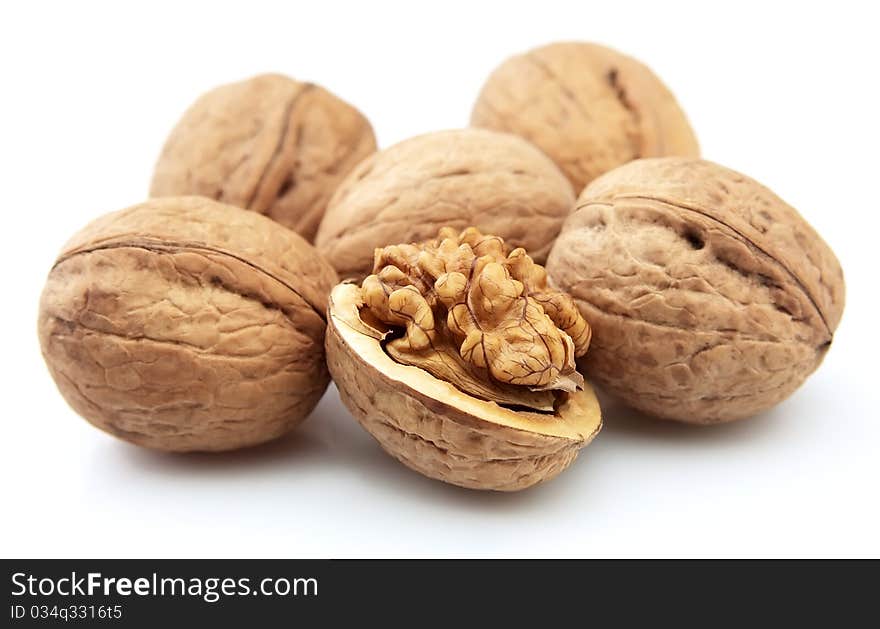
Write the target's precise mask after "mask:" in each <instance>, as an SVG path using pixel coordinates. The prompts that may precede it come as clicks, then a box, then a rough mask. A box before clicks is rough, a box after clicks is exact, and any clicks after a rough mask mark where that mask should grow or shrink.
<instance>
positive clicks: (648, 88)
mask: <svg viewBox="0 0 880 629" xmlns="http://www.w3.org/2000/svg"><path fill="white" fill-rule="evenodd" d="M471 124H473V125H474V126H477V127H485V128H488V129H495V130H497V131H507V132H510V133H516V134H518V135H521V136H522V137H524V138H526V139H527V140H529V141H531V142H533V143H534V144H536V145H537V146H538V147H539V148H540V149H542V150H543V151H544V152H545V153H547V155H549V156H550V157H551V158H553V160H554V161H555V162H556V163H557V164H558V165H559V167H560V168H561V169H562V170H563V171H564V172H565V174H566V176H567V177H568V178H569V180H570V181H571V183H572V185H574V187H575V191H576V192H580V191H581V190H582V189H583V187H584V186H585V185H586V184H588V183H589V182H590V181H592V180H593V179H595V178H596V177H598V176H599V175H601V174H602V173H604V172H606V171H609V170H611V169H612V168H615V167H616V166H620V165H621V164H625V163H626V162H629V161H631V160H634V159H637V158H640V157H662V156H667V155H680V156H685V157H697V156H698V155H699V147H698V145H697V140H696V137H695V136H694V133H693V131H692V130H691V127H690V124H689V123H688V120H687V118H686V117H685V114H684V112H683V111H682V110H681V107H679V105H678V103H677V102H676V100H675V97H674V96H673V95H672V93H671V92H670V91H669V90H668V89H667V88H666V86H665V85H664V84H663V83H662V82H661V81H660V79H658V78H657V76H655V75H654V73H653V72H651V70H650V69H648V68H647V67H646V66H645V65H643V64H642V63H640V62H638V61H636V60H635V59H633V58H631V57H628V56H626V55H622V54H620V53H619V52H617V51H615V50H611V49H609V48H605V47H604V46H598V45H596V44H587V43H576V42H565V43H556V44H550V45H547V46H543V47H541V48H536V49H534V50H531V51H529V52H527V53H525V54H522V55H518V56H515V57H512V58H510V59H508V60H507V61H505V62H504V63H503V64H502V65H501V66H499V67H498V68H497V69H496V70H495V71H494V72H493V73H492V75H491V76H490V77H489V79H488V80H487V81H486V84H485V85H484V86H483V89H482V91H481V92H480V95H479V97H478V99H477V102H476V104H475V105H474V110H473V113H472V115H471Z"/></svg>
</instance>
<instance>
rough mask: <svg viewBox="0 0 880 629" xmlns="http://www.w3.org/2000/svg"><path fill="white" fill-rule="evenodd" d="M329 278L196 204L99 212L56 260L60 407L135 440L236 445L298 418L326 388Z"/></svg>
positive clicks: (49, 339)
mask: <svg viewBox="0 0 880 629" xmlns="http://www.w3.org/2000/svg"><path fill="white" fill-rule="evenodd" d="M335 281H336V275H335V273H334V272H333V269H332V268H330V266H329V264H327V263H326V262H325V261H324V260H323V259H322V258H321V257H320V256H319V255H318V253H317V252H316V251H315V250H314V248H313V247H312V246H311V245H309V244H308V243H307V242H306V241H305V240H303V239H302V238H301V237H299V236H298V235H296V234H295V233H294V232H292V231H289V230H287V229H284V228H283V227H280V226H279V225H277V224H276V223H273V222H272V221H271V220H269V219H267V218H265V217H263V216H260V215H258V214H255V213H253V212H248V211H245V210H241V209H238V208H235V207H232V206H228V205H223V204H220V203H216V202H214V201H211V200H209V199H205V198H201V197H177V198H163V199H155V200H153V201H149V202H147V203H143V204H141V205H136V206H134V207H130V208H128V209H125V210H121V211H119V212H114V213H111V214H107V215H105V216H103V217H101V218H99V219H97V220H96V221H94V222H92V223H90V224H89V225H88V226H86V227H85V228H84V229H83V230H81V231H80V232H79V233H77V234H76V235H75V236H74V237H73V238H72V239H71V240H70V241H69V242H68V243H67V244H66V245H65V246H64V248H63V250H62V252H61V253H60V254H59V256H58V259H57V260H56V262H55V264H54V266H53V268H52V270H51V272H50V273H49V277H48V279H47V281H46V286H45V288H44V289H43V294H42V298H41V300H40V312H39V338H40V345H41V347H42V351H43V356H44V358H45V360H46V364H47V365H48V367H49V371H50V372H51V374H52V377H53V378H54V379H55V382H56V384H57V385H58V388H59V389H60V391H61V393H62V394H63V395H64V397H65V399H66V400H67V401H68V403H69V404H70V405H71V406H72V407H73V409H74V410H75V411H76V412H78V413H79V414H80V415H82V416H83V417H85V418H86V419H87V420H88V421H90V422H91V423H92V424H94V425H95V426H97V427H98V428H101V429H102V430H105V431H107V432H109V433H111V434H113V435H116V436H117V437H120V438H122V439H125V440H127V441H130V442H132V443H136V444H138V445H142V446H146V447H149V448H156V449H159V450H171V451H190V450H201V451H213V450H231V449H235V448H241V447H245V446H251V445H255V444H258V443H262V442H264V441H268V440H270V439H273V438H275V437H278V436H280V435H282V434H284V433H285V432H287V431H288V430H290V429H291V428H292V427H294V426H295V425H297V424H298V423H299V422H301V421H302V420H303V419H304V418H305V417H306V416H307V415H308V414H309V413H310V412H311V410H312V408H314V406H315V404H317V402H318V400H319V398H320V397H321V395H322V394H323V392H324V390H325V389H326V387H327V384H328V382H329V375H328V373H327V369H326V366H325V363H324V351H323V343H324V330H325V327H326V325H325V319H324V317H325V312H326V306H327V295H328V293H329V291H330V288H331V287H332V285H333V284H334V283H335Z"/></svg>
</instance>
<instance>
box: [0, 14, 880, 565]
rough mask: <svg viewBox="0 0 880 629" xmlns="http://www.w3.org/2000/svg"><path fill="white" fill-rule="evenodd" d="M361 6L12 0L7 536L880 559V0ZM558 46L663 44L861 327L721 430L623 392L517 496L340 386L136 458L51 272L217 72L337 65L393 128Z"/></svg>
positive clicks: (0, 17)
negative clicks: (210, 443) (235, 444)
mask: <svg viewBox="0 0 880 629" xmlns="http://www.w3.org/2000/svg"><path fill="white" fill-rule="evenodd" d="M193 4H195V3H193ZM296 4H300V3H296ZM351 5H352V7H350V8H349V9H347V8H346V7H345V6H332V5H331V3H328V2H313V3H307V4H306V3H302V5H301V6H299V7H294V3H283V2H276V3H274V4H270V5H265V6H264V5H260V6H257V4H256V3H253V2H248V3H240V6H237V7H232V6H226V5H220V4H218V3H202V4H201V8H199V7H196V6H189V5H185V4H184V3H180V2H174V3H170V4H169V5H167V6H166V5H160V4H159V3H146V4H144V5H142V6H140V5H139V8H137V9H135V8H134V5H132V4H130V3H112V4H111V3H108V4H107V5H104V6H100V7H99V6H96V5H92V4H89V3H81V2H76V3H60V2H59V3H58V4H56V5H45V6H41V5H39V4H38V3H18V4H17V8H13V9H11V8H10V6H12V3H4V4H3V8H2V9H0V64H2V77H3V83H2V91H3V97H2V99H0V111H2V115H0V160H2V162H0V180H2V190H3V193H4V195H3V199H2V205H3V217H4V224H3V245H2V247H0V255H2V264H3V266H2V273H3V278H4V294H3V307H2V310H0V316H2V328H0V330H2V333H3V337H4V345H3V352H2V356H0V370H2V404H3V406H2V426H3V427H2V437H0V448H2V450H0V465H2V468H0V469H2V474H0V476H2V487H3V493H2V500H3V512H4V513H3V516H2V518H0V522H2V523H0V527H2V537H0V555H3V556H8V555H14V556H28V555H37V556H44V555H45V556H52V555H62V556H93V555H95V556H102V557H105V556H106V557H115V556H132V555H133V556H146V557H153V556H206V557H210V556H268V557H287V556H319V557H320V556H411V555H412V556H520V555H526V556H540V555H554V556H555V555H560V556H621V555H622V556H678V555H683V556H705V555H722V556H752V555H758V556H763V555H771V556H776V555H781V556H799V555H809V556H815V555H817V556H833V555H844V556H875V557H876V556H880V541H878V531H880V517H878V515H880V506H878V489H877V482H878V480H880V456H878V444H880V418H878V410H877V409H878V408H880V405H878V401H880V400H878V389H880V386H878V383H877V369H876V361H877V354H878V350H880V347H878V342H877V337H878V334H880V325H878V322H877V311H876V307H877V305H878V304H877V298H876V293H877V291H878V289H880V288H878V283H877V275H876V272H877V271H876V269H877V263H876V261H877V255H878V248H880V240H878V236H877V228H878V218H877V217H878V213H880V212H878V210H880V207H878V198H877V180H878V170H877V169H878V166H880V160H878V156H877V153H876V151H877V147H878V145H880V133H878V115H877V112H878V111H880V99H878V88H877V84H878V81H877V68H876V63H877V60H878V59H880V48H878V43H877V42H878V38H877V36H876V33H875V32H874V30H873V27H874V26H875V25H876V19H874V16H872V15H870V14H869V11H870V3H857V2H853V3H847V2H839V1H838V2H834V3H829V4H827V5H825V6H817V5H818V3H816V5H814V4H812V3H810V4H808V3H797V4H792V3H768V2H760V3H754V4H753V3H746V2H736V3H732V4H731V3H728V4H724V5H715V4H714V3H693V4H692V5H686V6H677V5H674V3H668V2H664V3H649V2H645V3H643V4H639V5H628V4H626V3H623V2H603V3H587V2H570V3H566V4H561V3H556V2H549V1H547V0H541V1H539V2H529V3H521V4H519V3H516V4H511V3H499V4H494V3H491V4H490V3H482V2H473V1H471V2H465V3H450V2H445V3H431V4H422V3H406V4H401V5H400V6H391V5H387V4H383V5H376V4H375V3H358V4H357V6H356V7H355V6H354V5H355V3H351ZM788 7H791V10H789V9H788ZM556 39H584V40H594V41H600V42H604V43H607V44H610V45H612V46H615V47H617V48H619V49H621V50H622V51H626V52H629V53H631V54H633V55H635V56H637V57H639V58H641V59H643V60H645V61H646V62H648V63H649V64H650V65H651V66H652V67H653V68H654V69H655V70H656V71H657V72H658V74H660V75H661V76H662V77H663V78H664V80H665V81H666V82H667V83H668V84H669V85H670V87H671V88H672V89H673V91H674V92H675V93H676V94H677V95H678V97H679V99H680V101H681V103H682V104H683V105H684V107H685V109H686V110H687V112H688V113H689V115H690V117H691V120H692V122H693V124H694V126H695V127H696V129H697V131H698V134H699V137H700V139H701V142H702V146H703V148H704V153H705V155H706V156H707V157H708V158H710V159H713V160H715V161H718V162H721V163H724V164H726V165H728V166H731V167H733V168H736V169H739V170H742V171H744V172H746V173H748V174H750V175H752V176H754V177H755V178H757V179H759V180H761V181H763V182H764V183H766V184H767V185H769V186H770V187H772V188H774V189H775V190H776V191H777V192H778V193H779V194H780V195H781V196H783V197H784V198H785V199H787V200H788V201H789V202H791V203H792V204H793V205H794V206H795V207H798V208H800V209H801V211H802V212H803V214H804V215H805V216H806V217H807V218H808V219H809V220H810V221H811V222H812V223H813V224H814V225H815V226H816V227H817V228H818V229H819V231H820V232H821V233H823V234H824V235H825V237H826V239H827V240H828V242H829V243H830V244H831V245H832V246H833V247H834V249H835V250H836V251H837V253H838V254H839V256H840V258H841V261H842V263H843V267H844V271H845V273H846V279H847V289H848V295H847V301H848V303H847V307H846V313H845V315H844V318H843V323H842V325H841V327H840V330H839V334H838V335H837V337H836V338H835V341H834V347H833V348H832V349H831V351H830V353H829V355H828V357H827V360H826V361H825V364H824V365H823V366H822V367H821V369H820V370H819V371H818V372H817V373H816V374H815V375H814V376H813V377H812V378H811V379H810V380H809V381H808V382H807V384H806V385H805V386H804V387H803V388H802V389H801V390H800V391H799V392H798V393H797V394H796V395H794V397H792V398H791V399H790V400H788V401H787V402H785V403H783V404H782V405H780V406H779V407H778V408H776V409H774V410H773V411H772V412H770V413H767V414H766V415H765V416H763V417H758V418H755V419H753V420H751V421H746V422H742V423H740V424H738V425H729V426H724V427H718V428H709V429H696V428H689V427H684V426H677V425H671V424H663V423H657V422H652V421H650V420H646V419H644V418H641V417H637V416H635V415H633V414H631V413H628V412H626V411H622V410H620V409H618V408H615V407H613V406H608V407H607V408H606V418H607V419H606V422H607V425H606V428H605V430H604V431H603V432H602V434H601V435H600V436H599V437H598V438H597V440H596V441H595V442H594V443H593V444H592V445H591V446H590V447H588V448H587V449H586V450H585V451H584V452H583V453H582V455H581V457H580V458H579V460H578V461H577V462H576V463H575V465H574V466H573V467H572V468H571V469H570V470H569V471H568V472H566V473H565V474H563V475H562V476H560V477H559V478H558V479H557V480H555V481H552V482H551V483H549V484H546V485H544V486H541V487H538V488H535V489H533V490H531V491H526V492H524V493H521V494H518V495H492V494H485V493H476V492H470V491H465V490H461V489H457V488H453V487H447V486H445V485H443V484H441V483H437V482H433V481H430V480H427V479H424V478H422V477H420V476H418V475H416V474H415V473H412V472H410V471H408V470H406V469H405V468H403V467H402V466H400V465H399V464H397V463H396V462H395V461H393V460H392V459H390V458H389V457H387V456H386V455H385V454H383V453H382V452H381V451H380V450H379V448H378V446H376V445H375V444H374V443H373V442H372V440H371V438H370V437H369V436H368V435H366V433H364V432H363V431H362V430H361V429H360V427H359V426H358V425H357V424H356V423H355V422H354V420H353V419H351V417H350V416H349V415H348V413H347V412H346V411H345V410H344V409H343V407H342V406H341V404H340V402H339V399H338V397H337V394H336V391H335V390H334V389H332V388H331V389H330V390H329V391H328V393H327V395H326V397H325V398H324V400H323V401H322V403H321V404H320V406H319V407H318V409H317V411H316V412H315V414H314V416H313V417H312V418H311V419H310V420H309V421H308V422H307V423H306V424H305V425H304V426H303V428H302V430H300V431H299V432H298V433H296V434H295V435H292V436H291V437H290V438H289V439H286V440H284V441H282V442H280V443H276V444H273V445H269V446H266V447H263V448H259V449H256V450H253V451H248V452H242V453H238V454H230V455H225V456H188V457H176V456H168V455H161V454H155V453H151V452H146V451H141V450H139V449H137V448H135V447H132V446H129V445H126V444H124V443H121V442H118V441H115V440H114V439H112V438H111V437H109V436H106V435H104V434H103V433H101V432H99V431H97V430H95V429H93V428H92V427H90V426H89V425H88V424H87V423H86V422H85V421H83V420H81V419H79V418H78V417H77V416H76V415H74V413H73V412H72V411H70V410H69V409H68V407H67V406H66V404H65V403H64V401H63V400H62V398H61V396H60V395H59V394H58V393H57V391H56V389H55V387H54V385H53V383H52V381H51V379H50V377H49V375H48V373H47V371H46V369H45V367H44V365H43V363H42V359H41V358H40V354H39V349H38V345H37V339H36V334H35V320H36V307H37V299H38V295H39V292H40V290H41V288H42V283H43V280H44V278H45V274H46V273H47V271H48V269H49V266H50V264H51V262H52V260H53V257H54V255H55V253H56V251H57V250H58V248H59V247H60V246H61V244H62V243H63V242H64V240H65V239H66V238H67V237H68V236H69V235H70V234H71V233H72V232H73V231H74V230H75V229H77V228H79V227H80V226H81V225H82V224H84V223H85V222H86V221H87V220H89V219H91V218H93V217H95V216H96V215H98V214H101V213H103V212H106V211H110V210H115V209H117V208H120V207H123V206H127V205H130V204H133V203H136V202H138V201H140V200H142V198H143V197H144V196H145V194H146V188H147V184H148V181H149V177H150V173H151V169H152V166H153V162H154V160H155V158H156V156H157V154H158V151H159V148H160V146H161V144H162V142H163V139H164V136H165V135H166V133H167V132H168V131H169V129H170V128H171V126H172V124H173V123H174V122H175V120H176V119H177V117H178V116H179V115H180V114H181V112H182V111H183V109H184V107H186V106H187V105H188V104H189V103H190V102H191V101H192V100H193V99H194V98H195V97H196V96H197V95H198V94H199V93H200V92H202V91H203V90H205V89H207V88H209V87H212V86H214V85H215V84H219V83H223V82H227V81H231V80H236V79H239V78H243V77H245V76H248V75H250V74H253V73H257V72H262V71H268V70H275V71H281V72H285V73H287V74H290V75H292V76H296V77H299V78H303V79H309V80H315V81H318V82H320V83H322V84H324V85H326V86H327V87H329V88H330V89H331V90H333V91H335V92H337V93H338V94H340V95H341V96H343V97H344V98H346V99H348V100H350V101H351V102H353V103H355V104H356V105H357V106H358V107H359V108H361V109H362V111H364V112H365V113H366V114H367V115H368V116H369V117H370V119H371V120H372V122H373V123H374V126H375V127H376V130H377V132H378V135H379V139H380V142H381V144H382V145H383V146H387V145H388V144H390V143H392V142H395V141H397V140H400V139H403V138H405V137H407V136H410V135H413V134H416V133H420V132H423V131H428V130H432V129H439V128H446V127H455V126H462V125H464V124H466V123H467V120H468V116H469V112H470V107H471V104H472V102H473V99H474V97H475V96H476V93H477V91H478V89H479V87H480V84H481V83H482V81H483V79H484V78H485V76H486V75H487V74H488V72H489V71H490V70H491V69H492V68H493V67H494V66H495V65H496V64H497V63H499V62H500V61H501V60H502V59H503V58H505V57H506V56H507V55H509V54H512V53H516V52H519V51H521V50H524V49H527V48H529V47H532V46H534V45H538V44H541V43H545V42H548V41H552V40H556Z"/></svg>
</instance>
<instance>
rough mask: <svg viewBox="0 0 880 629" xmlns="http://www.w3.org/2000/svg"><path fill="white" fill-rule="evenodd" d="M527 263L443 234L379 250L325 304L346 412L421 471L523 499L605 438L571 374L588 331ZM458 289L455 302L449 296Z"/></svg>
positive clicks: (472, 235) (500, 249) (588, 396)
mask: <svg viewBox="0 0 880 629" xmlns="http://www.w3.org/2000/svg"><path fill="white" fill-rule="evenodd" d="M417 249H420V250H421V251H420V252H419V251H417ZM523 256H524V253H523V251H522V249H517V250H513V251H510V250H509V249H506V248H504V245H503V243H502V242H501V241H500V240H499V239H498V238H496V237H491V236H482V235H481V234H479V232H477V231H476V230H473V229H469V230H465V231H464V232H463V233H462V234H461V235H456V234H455V232H453V231H452V230H445V231H444V232H443V233H441V236H440V238H439V239H437V240H435V241H429V242H427V243H423V244H422V246H421V247H416V246H406V247H405V249H404V250H401V248H400V247H387V248H386V249H385V251H382V250H379V251H377V254H376V266H375V269H374V270H375V271H376V272H377V274H374V275H371V276H369V277H368V278H367V279H366V280H365V281H364V283H363V286H358V285H356V284H351V283H343V284H339V285H338V286H336V288H334V289H333V292H332V293H331V297H330V310H329V317H328V328H327V341H326V342H327V362H328V366H329V368H330V373H331V375H332V376H333V379H334V381H335V382H336V386H337V388H338V389H339V393H340V396H341V398H342V401H343V402H344V403H345V405H346V406H347V407H348V408H349V410H350V411H351V412H352V413H353V414H354V416H355V417H356V418H357V419H358V421H359V422H360V423H361V425H362V426H363V427H364V428H365V429H366V430H367V431H368V432H370V433H371V434H372V435H373V436H374V437H375V438H376V439H377V440H378V441H379V443H380V444H381V446H382V447H383V448H384V449H385V450H386V451H387V452H388V453H390V454H391V455H392V456H394V457H395V458H397V459H398V460H400V461H401V462H402V463H404V464H405V465H406V466H408V467H410V468H412V469H414V470H416V471H417V472H420V473H422V474H424V475H426V476H429V477H431V478H435V479H439V480H442V481H445V482H448V483H452V484H455V485H460V486H463V487H469V488H472V489H494V490H501V491H514V490H518V489H524V488H526V487H529V486H531V485H534V484H536V483H538V482H541V481H543V480H547V479H549V478H552V477H554V476H556V475H557V474H559V473H560V472H561V471H562V470H564V469H565V468H566V467H568V465H569V464H570V463H571V462H572V461H573V460H574V458H575V456H576V455H577V453H578V450H579V449H580V448H581V447H583V446H585V445H586V444H587V443H589V442H590V441H591V440H592V439H593V437H594V436H595V435H596V434H597V433H598V431H599V429H600V428H601V415H600V412H599V406H598V403H597V401H596V397H595V395H594V394H593V391H592V389H590V387H589V385H588V384H586V383H584V381H583V378H582V377H581V376H580V375H579V374H577V372H575V371H574V356H575V355H582V354H583V353H584V352H585V351H586V349H587V345H588V343H589V326H588V325H587V324H586V322H585V321H584V320H583V319H582V318H581V317H580V315H579V314H578V313H577V311H576V309H575V307H574V304H573V303H572V302H571V300H570V299H569V298H568V297H567V296H566V295H564V294H562V293H559V292H557V291H554V290H553V289H550V288H549V287H547V285H546V278H545V276H544V275H543V269H540V267H537V265H534V264H533V263H532V261H531V260H530V259H528V258H527V257H525V258H523ZM466 258H469V259H470V262H467V259H466ZM470 269H472V271H471V270H470ZM460 276H464V277H463V278H462V277H460ZM456 278H458V279H459V280H460V279H463V281H462V282H461V287H462V290H461V291H454V290H452V291H451V290H450V285H452V284H457V283H458V280H457V279H456ZM521 280H522V281H521ZM465 287H467V288H465ZM557 326H558V327H557ZM566 330H568V331H571V332H572V333H573V334H574V335H575V336H574V338H572V337H571V336H569V333H568V332H567V331H566ZM538 409H542V410H543V411H544V412H540V411H539V410H538Z"/></svg>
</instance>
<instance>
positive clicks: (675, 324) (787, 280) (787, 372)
mask: <svg viewBox="0 0 880 629" xmlns="http://www.w3.org/2000/svg"><path fill="white" fill-rule="evenodd" d="M547 272H548V274H549V276H550V278H551V280H552V281H553V282H554V283H555V284H556V285H557V286H558V287H559V288H560V289H562V290H564V291H566V292H568V293H570V294H571V296H572V297H573V298H574V300H575V302H576V303H577V304H578V307H579V308H580V310H581V313H582V314H583V316H584V317H585V318H586V319H587V320H589V322H590V324H591V326H592V327H593V345H592V347H591V349H590V353H589V354H587V356H586V359H585V360H584V361H583V362H582V363H579V364H580V366H581V367H582V368H583V369H584V370H585V371H586V372H587V373H588V374H589V375H590V376H592V378H593V379H594V380H595V381H596V382H599V383H601V384H602V385H603V386H604V387H606V388H607V389H609V390H610V391H611V392H613V393H615V394H617V395H618V396H620V397H621V398H622V399H623V400H624V401H625V402H627V403H629V404H630V405H632V406H633V407H635V408H637V409H640V410H642V411H645V412H647V413H650V414H653V415H656V416H658V417H663V418H668V419H676V420H681V421H685V422H692V423H714V422H723V421H730V420H735V419H739V418H743V417H748V416H750V415H754V414H755V413H758V412H760V411H762V410H765V409H767V408H769V407H771V406H773V405H774V404H776V403H778V402H780V401H781V400H783V399H785V398H786V397H788V396H789V395H791V393H792V392H793V391H794V390H795V389H797V388H798V387H799V386H800V385H801V383H803V381H804V380H805V379H806V378H807V376H808V375H809V374H810V373H812V372H813V370H815V369H816V367H817V366H818V365H819V364H820V363H821V361H822V358H823V357H824V356H825V353H826V351H827V350H828V347H829V346H830V344H831V340H832V336H833V333H834V331H835V329H836V328H837V325H838V323H839V321H840V317H841V314H842V313H843V304H844V282H843V273H842V271H841V268H840V264H839V263H838V261H837V258H836V257H835V256H834V253H833V252H832V251H831V249H830V248H829V247H828V245H827V244H826V243H825V242H824V241H823V240H822V238H821V237H820V236H819V235H818V234H817V233H816V232H815V231H814V230H813V228H812V227H810V225H809V224H807V222H806V221H805V220H804V219H803V217H801V215H800V214H798V213H797V211H796V210H794V208H792V207H791V206H789V205H787V204H786V203H785V202H784V201H782V200H781V199H780V198H779V197H777V196H776V195H775V194H773V192H771V191H770V190H768V189H767V188H765V187H764V186H762V185H761V184H759V183H757V182H756V181H754V180H752V179H749V178H748V177H746V176H744V175H741V174H739V173H737V172H734V171H732V170H728V169H727V168H723V167H721V166H718V165H717V164H713V163H711V162H706V161H701V160H695V159H686V158H659V159H645V160H638V161H635V162H632V163H630V164H627V165H625V166H621V167H620V168H617V169H616V170H614V171H612V172H609V173H608V174H606V175H604V176H602V177H600V178H599V179H597V180H596V181H594V182H593V183H592V184H591V185H589V186H588V187H587V188H586V189H585V190H584V191H583V193H582V194H581V196H580V198H579V199H578V203H577V209H576V210H575V212H574V213H573V214H572V215H571V217H570V218H569V219H568V221H567V222H566V224H565V226H564V227H563V230H562V233H561V234H560V236H559V239H558V240H557V241H556V245H555V246H554V248H553V251H552V252H551V254H550V259H549V260H548V263H547Z"/></svg>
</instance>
